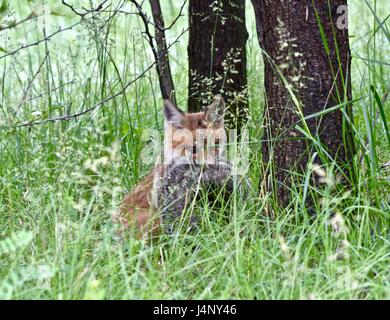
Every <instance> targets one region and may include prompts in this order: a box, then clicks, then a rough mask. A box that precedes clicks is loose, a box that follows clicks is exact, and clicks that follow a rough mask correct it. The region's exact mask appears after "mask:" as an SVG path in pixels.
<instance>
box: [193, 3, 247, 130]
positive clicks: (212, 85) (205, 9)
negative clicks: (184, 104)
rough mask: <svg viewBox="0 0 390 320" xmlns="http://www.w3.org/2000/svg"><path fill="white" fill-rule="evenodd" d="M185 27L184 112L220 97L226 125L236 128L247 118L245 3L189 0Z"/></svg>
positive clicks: (199, 107)
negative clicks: (224, 104) (186, 92)
mask: <svg viewBox="0 0 390 320" xmlns="http://www.w3.org/2000/svg"><path fill="white" fill-rule="evenodd" d="M189 26H190V29H189V45H188V60H189V86H188V89H189V97H188V110H189V111H190V112H196V111H200V110H201V109H202V106H205V105H207V104H208V103H210V102H211V100H212V97H213V95H215V94H221V95H222V96H223V98H224V99H225V101H226V102H227V107H228V109H227V117H226V120H227V123H228V124H230V126H233V125H236V124H237V126H238V127H240V126H241V124H242V122H243V121H245V119H246V117H247V94H246V87H247V73H246V48H245V45H246V41H247V38H248V33H247V31H246V27H245V0H235V1H232V0H218V1H214V0H190V1H189ZM229 115H230V116H229Z"/></svg>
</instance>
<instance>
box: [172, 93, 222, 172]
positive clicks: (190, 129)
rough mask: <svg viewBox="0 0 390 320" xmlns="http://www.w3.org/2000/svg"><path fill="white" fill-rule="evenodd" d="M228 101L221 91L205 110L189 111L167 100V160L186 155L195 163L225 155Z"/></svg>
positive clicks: (207, 161) (210, 161)
mask: <svg viewBox="0 0 390 320" xmlns="http://www.w3.org/2000/svg"><path fill="white" fill-rule="evenodd" d="M224 113H225V102H224V100H223V98H222V97H221V96H220V95H218V96H216V97H215V98H214V100H213V102H212V103H211V104H210V105H209V106H207V107H206V108H205V110H204V111H202V112H196V113H185V112H183V111H181V110H180V109H178V108H177V107H176V106H175V105H173V104H172V103H171V102H170V101H169V100H165V101H164V119H165V123H164V126H165V127H164V164H170V163H172V162H173V161H174V160H175V159H178V158H180V157H183V156H184V157H186V158H188V160H189V161H190V162H191V163H198V164H201V163H207V164H212V163H216V162H217V161H218V159H222V158H223V157H224V146H225V144H226V132H225V130H224Z"/></svg>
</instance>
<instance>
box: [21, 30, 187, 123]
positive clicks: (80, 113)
mask: <svg viewBox="0 0 390 320" xmlns="http://www.w3.org/2000/svg"><path fill="white" fill-rule="evenodd" d="M187 31H188V28H186V29H183V31H182V32H181V33H180V34H179V36H178V37H177V38H176V39H175V41H173V42H172V43H171V44H169V45H168V47H167V51H168V50H169V49H170V48H171V47H172V46H173V45H174V44H175V43H177V42H178V41H179V40H180V38H181V37H182V36H183V35H184V34H185V33H186V32H187ZM165 54H166V52H162V53H161V56H157V59H155V60H154V61H153V63H151V64H150V65H149V66H148V67H147V68H146V69H145V70H144V71H143V72H142V73H141V74H140V75H138V76H137V77H136V78H134V79H133V80H131V81H129V82H128V83H127V84H126V85H125V86H124V87H123V89H122V90H120V91H119V92H117V93H116V94H114V95H112V96H110V97H108V98H105V99H103V100H102V101H100V102H98V103H97V104H95V105H94V106H92V107H90V108H88V109H85V110H83V111H80V112H78V113H74V114H71V115H63V116H59V117H53V118H49V119H45V120H41V121H26V122H23V123H21V124H19V125H17V126H16V127H17V128H20V127H29V128H31V127H33V126H35V125H40V124H45V123H48V122H57V121H64V120H71V119H76V118H78V117H80V116H82V115H85V114H87V113H89V112H91V111H93V110H96V109H98V108H99V107H102V106H103V105H104V104H106V103H107V102H109V101H110V100H113V99H115V98H117V97H119V96H121V95H122V94H124V93H125V92H126V90H127V89H128V88H129V87H130V86H131V85H132V84H133V83H135V82H136V81H137V80H139V79H140V78H142V77H143V76H144V75H145V74H146V73H147V72H148V71H149V70H151V69H152V68H153V67H154V65H157V62H158V60H159V59H161V57H163V56H164V55H165Z"/></svg>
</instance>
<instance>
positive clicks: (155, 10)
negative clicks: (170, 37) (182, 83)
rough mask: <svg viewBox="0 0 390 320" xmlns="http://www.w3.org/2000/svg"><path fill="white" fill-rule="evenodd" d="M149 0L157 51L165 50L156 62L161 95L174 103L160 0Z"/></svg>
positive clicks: (174, 97) (173, 87) (159, 52)
mask: <svg viewBox="0 0 390 320" xmlns="http://www.w3.org/2000/svg"><path fill="white" fill-rule="evenodd" d="M149 2H150V6H151V8H152V15H153V21H154V25H155V26H156V27H155V28H154V32H155V40H156V43H157V53H158V54H159V55H160V56H161V53H163V52H165V54H163V55H162V58H161V59H160V60H159V61H158V63H157V64H158V68H159V69H160V77H161V79H160V87H161V90H162V95H163V97H164V99H166V98H168V99H170V100H171V101H172V102H173V103H174V104H176V96H175V86H174V84H173V79H172V73H171V67H170V64H169V57H168V51H167V44H166V38H165V28H164V17H163V15H162V11H161V5H160V0H149Z"/></svg>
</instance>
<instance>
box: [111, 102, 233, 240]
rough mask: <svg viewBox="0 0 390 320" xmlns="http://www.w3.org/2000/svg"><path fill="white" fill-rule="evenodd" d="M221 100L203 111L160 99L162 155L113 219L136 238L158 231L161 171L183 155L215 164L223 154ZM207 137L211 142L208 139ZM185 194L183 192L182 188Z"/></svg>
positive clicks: (159, 226)
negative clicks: (160, 162) (162, 127)
mask: <svg viewBox="0 0 390 320" xmlns="http://www.w3.org/2000/svg"><path fill="white" fill-rule="evenodd" d="M224 111H225V102H224V100H223V98H222V97H221V96H219V95H218V96H216V97H215V98H214V101H213V102H212V103H211V105H209V106H208V107H207V108H206V109H205V111H203V112H197V113H185V112H183V111H181V110H180V109H178V108H177V107H176V106H175V105H173V104H172V103H171V102H170V101H169V100H165V101H164V154H163V163H162V164H159V165H157V166H156V167H155V168H154V170H153V171H152V172H151V173H149V174H148V175H147V176H146V177H145V178H144V179H143V180H142V181H140V182H139V183H138V184H137V185H136V186H135V187H134V189H133V190H132V191H131V192H130V193H129V194H128V195H127V196H126V197H125V198H124V200H123V201H122V203H121V205H120V208H119V211H118V214H117V216H116V217H115V220H116V221H117V222H120V223H122V224H123V225H124V226H125V227H128V228H131V229H133V230H134V231H135V234H134V235H135V237H136V238H144V239H145V238H147V237H149V236H151V235H157V234H159V232H160V231H161V212H159V206H158V200H157V199H158V197H159V193H161V185H162V183H161V180H162V179H163V177H164V170H166V168H168V166H170V165H172V164H174V163H175V161H177V160H178V159H181V161H182V159H183V157H186V158H187V159H189V161H193V163H202V162H204V163H208V164H212V163H215V161H217V160H218V159H222V158H223V157H224V150H223V142H224V141H225V140H226V132H225V130H224ZM210 140H211V141H210ZM184 193H185V191H184Z"/></svg>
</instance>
